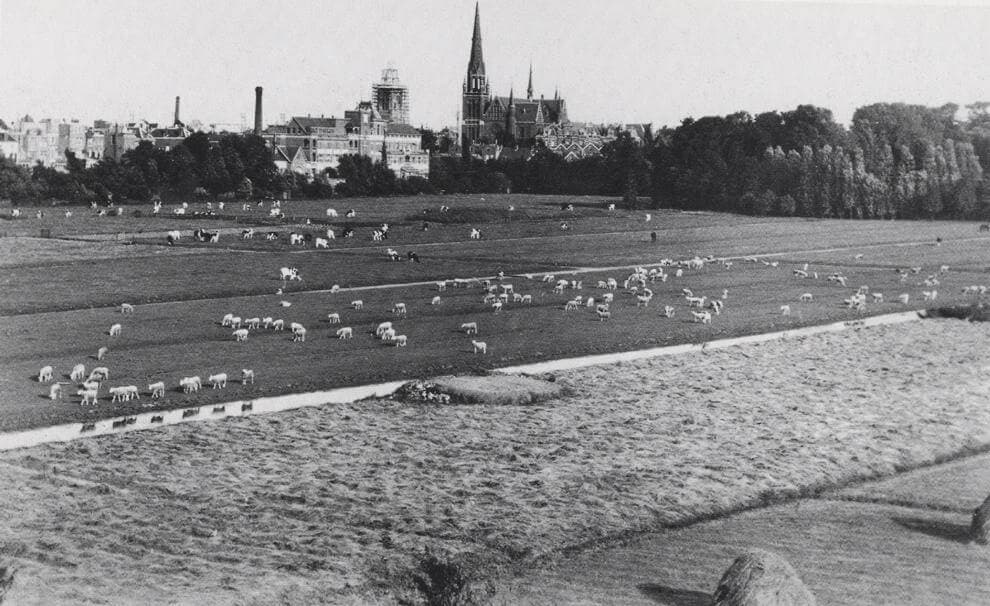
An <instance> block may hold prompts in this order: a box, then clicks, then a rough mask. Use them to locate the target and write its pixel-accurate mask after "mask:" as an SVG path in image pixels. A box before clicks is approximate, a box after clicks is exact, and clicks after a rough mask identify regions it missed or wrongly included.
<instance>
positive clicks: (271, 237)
mask: <svg viewBox="0 0 990 606" xmlns="http://www.w3.org/2000/svg"><path fill="white" fill-rule="evenodd" d="M265 240H268V241H269V242H272V241H274V240H278V232H277V231H270V232H268V233H267V234H265Z"/></svg>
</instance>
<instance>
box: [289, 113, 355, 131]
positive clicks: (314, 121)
mask: <svg viewBox="0 0 990 606" xmlns="http://www.w3.org/2000/svg"><path fill="white" fill-rule="evenodd" d="M292 121H293V122H295V123H296V124H298V125H299V128H302V129H305V130H307V131H308V130H310V129H313V128H337V127H339V126H343V122H344V120H343V119H341V118H310V117H309V116H305V117H304V116H293V118H292Z"/></svg>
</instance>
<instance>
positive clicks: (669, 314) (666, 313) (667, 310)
mask: <svg viewBox="0 0 990 606" xmlns="http://www.w3.org/2000/svg"><path fill="white" fill-rule="evenodd" d="M663 317H665V318H673V317H674V308H673V306H671V305H664V307H663Z"/></svg>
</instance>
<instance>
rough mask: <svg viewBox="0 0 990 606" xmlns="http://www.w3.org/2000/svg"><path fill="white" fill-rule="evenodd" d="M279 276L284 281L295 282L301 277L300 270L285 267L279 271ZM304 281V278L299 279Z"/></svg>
mask: <svg viewBox="0 0 990 606" xmlns="http://www.w3.org/2000/svg"><path fill="white" fill-rule="evenodd" d="M279 274H280V275H281V276H282V281H283V282H284V281H286V280H295V279H297V276H298V275H299V270H298V269H296V268H295V267H283V268H281V269H279ZM299 279H302V278H299Z"/></svg>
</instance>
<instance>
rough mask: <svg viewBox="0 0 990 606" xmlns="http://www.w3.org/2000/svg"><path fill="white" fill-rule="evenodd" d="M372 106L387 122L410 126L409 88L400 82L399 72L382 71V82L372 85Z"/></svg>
mask: <svg viewBox="0 0 990 606" xmlns="http://www.w3.org/2000/svg"><path fill="white" fill-rule="evenodd" d="M371 104H372V107H374V108H375V111H377V112H378V114H379V115H380V116H381V117H382V119H383V120H385V122H388V123H389V124H409V87H408V86H406V85H405V84H403V83H402V82H400V81H399V70H397V69H395V68H394V67H392V66H391V65H389V66H388V67H386V68H385V69H383V70H382V79H381V81H380V82H375V83H374V84H372V85H371Z"/></svg>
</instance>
